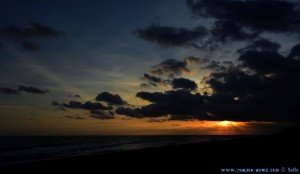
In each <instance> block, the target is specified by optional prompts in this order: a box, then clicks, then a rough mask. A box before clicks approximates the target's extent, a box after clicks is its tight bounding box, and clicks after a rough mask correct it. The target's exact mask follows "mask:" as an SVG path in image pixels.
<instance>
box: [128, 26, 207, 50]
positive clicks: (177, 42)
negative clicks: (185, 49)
mask: <svg viewBox="0 0 300 174" xmlns="http://www.w3.org/2000/svg"><path fill="white" fill-rule="evenodd" d="M133 33H134V34H135V35H137V36H139V37H141V38H143V39H145V40H147V41H150V42H155V43H158V44H159V45H161V46H163V47H171V46H193V47H196V48H197V47H198V46H197V44H196V42H197V41H199V39H201V38H203V37H205V36H206V34H207V30H206V28H205V27H203V26H199V27H197V28H194V29H187V28H176V27H168V26H157V25H150V26H148V27H146V28H142V29H136V30H134V32H133Z"/></svg>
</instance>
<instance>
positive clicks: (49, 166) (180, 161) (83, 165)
mask: <svg viewBox="0 0 300 174" xmlns="http://www.w3.org/2000/svg"><path fill="white" fill-rule="evenodd" d="M298 138H299V137H297V136H286V135H271V136H259V137H250V138H249V137H248V138H241V139H236V140H222V141H211V142H201V143H193V144H184V145H176V146H165V147H156V148H149V149H140V150H131V151H122V152H116V153H106V154H99V155H97V154H96V155H85V156H77V157H69V158H62V159H54V160H44V161H35V162H28V163H21V164H11V165H4V166H0V171H22V172H25V171H30V172H41V171H53V172H55V171H58V170H59V171H95V170H96V171H99V170H100V171H107V170H108V171H110V172H118V171H119V170H122V171H126V172H127V171H128V172H137V173H144V172H142V171H141V168H143V170H145V171H147V172H155V173H157V171H166V172H167V171H168V172H172V171H174V172H175V171H177V170H184V171H186V172H188V173H190V172H192V171H193V172H197V171H199V172H200V171H207V172H209V173H221V168H282V167H286V168H287V167H298V168H299V167H300V159H299V147H300V143H299V142H298V141H297V139H298ZM199 172H198V173H199ZM299 172H300V171H299ZM159 173H160V172H159Z"/></svg>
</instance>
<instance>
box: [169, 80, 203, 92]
mask: <svg viewBox="0 0 300 174" xmlns="http://www.w3.org/2000/svg"><path fill="white" fill-rule="evenodd" d="M172 87H173V89H187V90H191V91H193V90H196V89H197V88H198V86H197V84H196V83H195V82H194V81H192V80H189V79H185V78H175V79H174V80H173V81H172Z"/></svg>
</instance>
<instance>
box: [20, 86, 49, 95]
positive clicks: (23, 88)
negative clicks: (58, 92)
mask: <svg viewBox="0 0 300 174" xmlns="http://www.w3.org/2000/svg"><path fill="white" fill-rule="evenodd" d="M18 89H19V91H24V92H28V93H32V94H46V93H48V92H49V90H42V89H39V88H36V87H33V86H28V87H27V86H22V85H20V86H19V88H18Z"/></svg>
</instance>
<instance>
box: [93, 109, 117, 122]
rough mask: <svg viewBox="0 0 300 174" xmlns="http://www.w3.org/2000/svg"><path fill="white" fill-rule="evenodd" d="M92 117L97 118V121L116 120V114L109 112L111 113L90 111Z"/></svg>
mask: <svg viewBox="0 0 300 174" xmlns="http://www.w3.org/2000/svg"><path fill="white" fill-rule="evenodd" d="M90 113H91V117H92V118H96V119H101V120H110V119H115V116H114V113H113V112H109V113H104V112H102V111H98V110H97V111H90Z"/></svg>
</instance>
